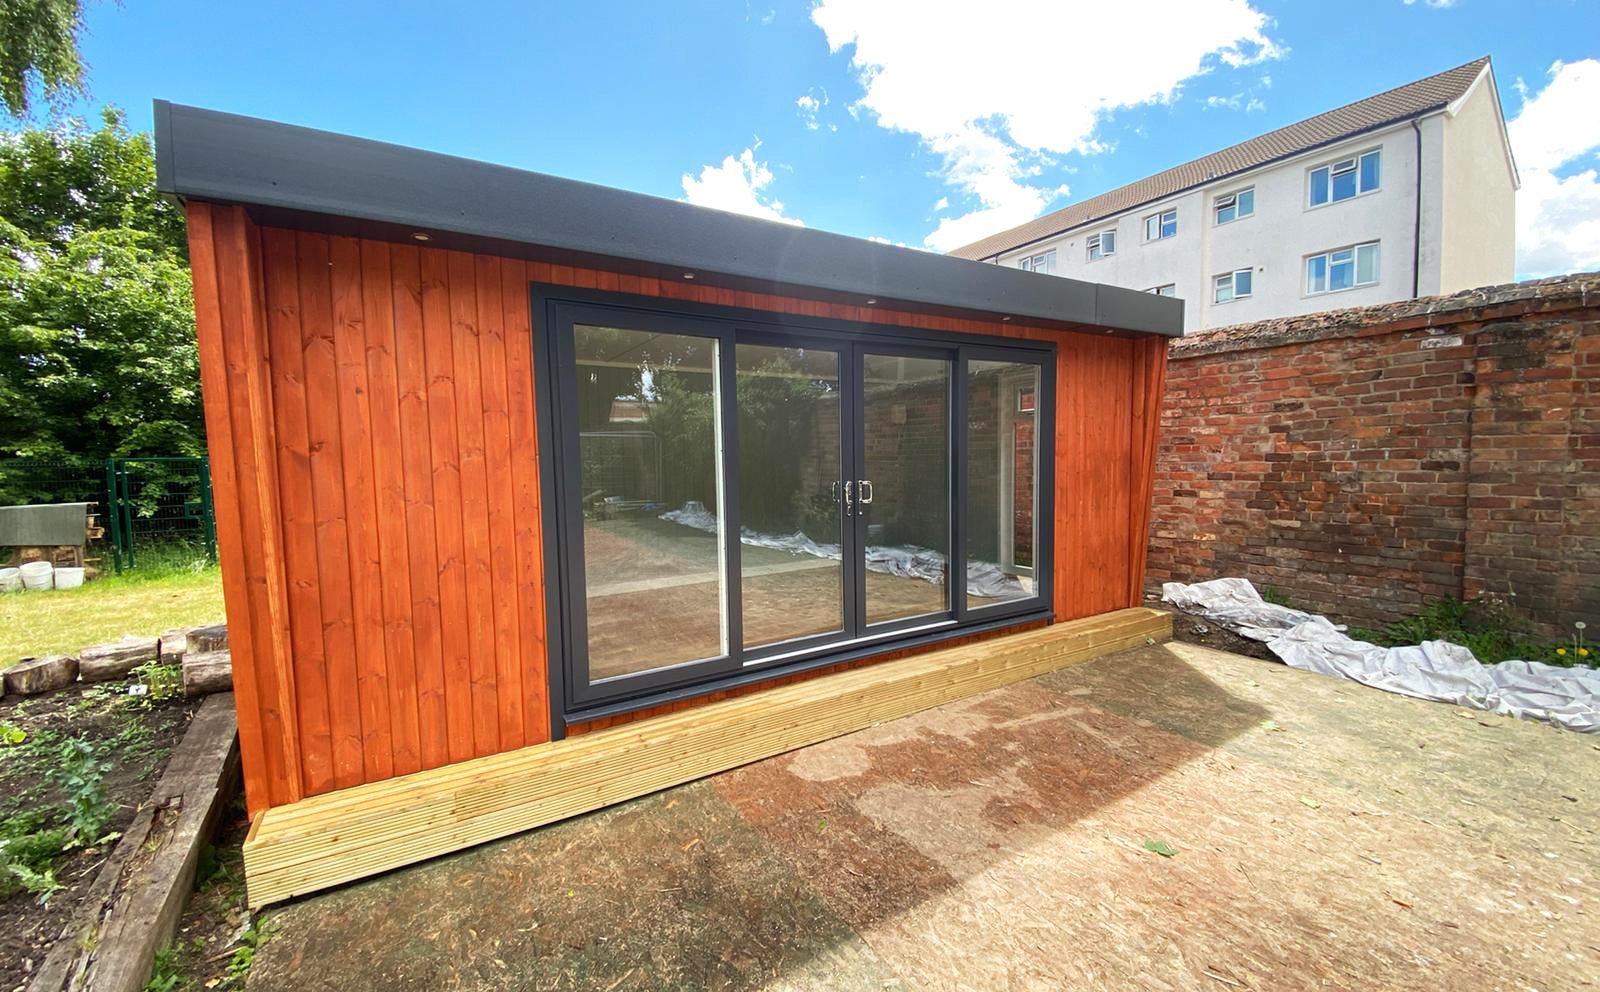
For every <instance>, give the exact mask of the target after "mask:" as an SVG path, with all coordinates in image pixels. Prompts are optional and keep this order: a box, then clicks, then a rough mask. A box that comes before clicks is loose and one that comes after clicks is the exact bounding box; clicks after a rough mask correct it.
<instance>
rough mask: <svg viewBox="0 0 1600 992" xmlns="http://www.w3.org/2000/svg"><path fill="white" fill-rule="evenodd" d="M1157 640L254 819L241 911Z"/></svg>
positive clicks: (516, 757) (666, 722)
mask: <svg viewBox="0 0 1600 992" xmlns="http://www.w3.org/2000/svg"><path fill="white" fill-rule="evenodd" d="M1171 632H1172V623H1171V618H1170V617H1169V616H1168V615H1167V614H1164V613H1161V612H1159V611H1156V610H1148V609H1127V610H1118V611H1115V612H1112V613H1104V614H1100V615H1098V616H1094V617H1088V618H1086V619H1083V620H1074V621H1070V622H1067V623H1061V624H1056V625H1054V626H1051V627H1046V628H1043V629H1039V630H1034V631H1029V632H1027V633H1023V634H1017V635H1013V636H1010V637H1004V638H999V639H995V640H989V641H982V642H979V643H975V644H967V645H962V646H959V647H953V648H946V649H943V650H938V651H932V652H929V653H927V654H920V655H915V656H913V657H909V658H901V659H898V660H895V661H889V662H884V663H882V664H878V665H868V666H865V667H862V668H856V669H852V670H849V671H845V672H840V673H838V674H834V675H829V676H824V677H821V678H816V679H812V680H809V681H805V682H798V683H794V684H791V685H784V686H781V687H778V688H774V689H772V690H770V691H766V692H761V693H756V694H753V695H749V696H744V697H740V698H737V699H729V700H725V701H723V702H718V703H712V704H709V705H706V706H702V707H698V708H695V709H691V710H686V711H683V712H679V713H672V714H669V715H666V716H661V717H656V718H653V719H649V720H643V721H639V722H636V723H631V724H627V725H625V726H621V727H616V728H614V729H611V730H604V731H600V732H597V733H593V734H585V735H582V736H579V737H573V738H569V739H567V740H563V741H557V742H554V743H548V744H538V745H534V746H531V747H525V748H522V749H520V750H516V751H510V752H507V753H504V754H495V755H490V756H487V757H483V758H474V759H472V760H469V761H463V762H460V763H458V764H453V765H447V766H444V767H441V768H434V769H430V770H428V771H422V772H416V773H413V774H409V775H403V776H400V777H398V778H393V779H389V780H387V781H383V782H374V783H370V784H367V785H359V786H356V787H354V788H349V789H344V790H341V791H338V792H333V793H329V794H326V795H322V796H315V797H312V798H309V799H303V800H301V801H299V802H296V803H291V804H289V805H286V806H278V807H274V808H273V809H270V810H267V811H266V812H265V813H262V814H260V815H258V816H257V817H256V819H255V822H254V824H253V826H252V828H251V831H250V836H249V838H248V839H247V840H246V841H245V844H244V865H245V880H246V884H247V887H248V890H249V901H250V905H251V906H252V907H261V906H264V905H267V904H270V903H274V902H279V901H282V900H284V899H289V898H291V897H293V896H297V895H303V894H305V893H308V892H314V891H316V890H318V889H322V888H326V887H328V886H331V885H337V884H339V883H341V882H348V881H352V880H354V879H358V878H362V877H364V876H367V875H372V874H375V873H377V872H381V871H386V870H388V869H391V868H398V867H400V866H402V865H408V864H413V863H415V862H418V861H422V860H425V859H427V858H431V857H435V856H438V855H441V854H446V853H449V852H450V851H456V850H460V849H462V848H465V847H470V846H472V845H474V844H479V843H482V842H484V841H488V840H493V839H495V838H498V837H504V836H507V835H509V834H513V833H517V832H520V831H523V830H528V829H530V828H533V827H538V826H543V825H544V824H547V823H551V822H554V821H556V820H561V819H565V818H566V817H569V816H575V815H577V814H580V813H585V812H589V811H590V810H595V809H599V808H601V807H604V806H608V805H610V804H612V803H616V802H621V801H623V800H626V799H632V798H634V797H636V796H641V795H645V794H647V793H650V792H655V791H657V790H659V789H664V788H667V787H669V786H673V785H678V784H681V783H683V782H688V781H691V780H693V779H697V778H700V777H702V776H705V775H710V774H712V773H715V772H719V771H723V770H725V769H728V768H733V767H736V766H738V765H742V764H745V763H747V762H750V761H755V760H758V759H760V758H765V757H769V756H771V755H774V754H779V753H782V752H784V751H788V750H792V749H794V748H799V747H804V746H806V745H808V744H815V743H817V742H818V741H823V740H828V739H829V738H832V737H837V736H840V735H842V734H847V733H850V732H851V731H854V730H859V729H861V728H863V727H867V726H870V725H871V724H874V723H878V722H881V721H884V720H890V719H894V718H896V717H901V716H905V715H907V714H910V713H915V712H917V711H919V710H923V709H927V708H929V707H932V706H937V705H940V704H942V703H946V702H950V701H952V700H955V699H961V698H963V697H966V696H970V695H973V694H975V693H979V692H983V691H985V690H988V689H993V688H996V687H998V686H1002V685H1007V684H1009V683H1012V682H1017V681H1020V680H1022V679H1026V678H1030V677H1032V676H1035V675H1040V674H1043V673H1045V672H1049V671H1053V670H1055V669H1058V668H1063V667H1066V666H1068V665H1072V664H1076V663H1079V662H1083V661H1088V660H1090V659H1092V658H1095V657H1098V656H1100V655H1103V654H1107V653H1110V652H1112V651H1119V650H1122V649H1125V648H1129V647H1135V646H1138V645H1142V644H1146V643H1148V642H1150V641H1152V640H1156V641H1159V640H1165V639H1166V638H1168V637H1169V636H1170V635H1171Z"/></svg>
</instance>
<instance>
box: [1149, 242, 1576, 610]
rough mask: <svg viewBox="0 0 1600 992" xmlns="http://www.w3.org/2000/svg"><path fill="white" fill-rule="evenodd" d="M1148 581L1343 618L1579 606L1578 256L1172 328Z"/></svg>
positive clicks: (1562, 608)
mask: <svg viewBox="0 0 1600 992" xmlns="http://www.w3.org/2000/svg"><path fill="white" fill-rule="evenodd" d="M1155 488H1156V495H1155V506H1154V512H1153V519H1152V538H1151V543H1150V562H1149V571H1148V575H1149V580H1150V582H1151V584H1152V585H1153V586H1159V584H1160V583H1161V582H1163V581H1166V580H1179V581H1198V580H1200V579H1208V578H1216V577H1219V576H1224V575H1241V576H1244V577H1246V578H1249V579H1251V580H1252V581H1254V582H1255V583H1256V584H1257V585H1258V586H1260V585H1272V586H1276V587H1277V588H1279V589H1281V590H1284V591H1285V592H1287V593H1288V594H1289V595H1290V596H1291V597H1292V598H1293V599H1294V601H1295V602H1296V603H1297V604H1303V605H1306V606H1310V607H1313V608H1316V609H1318V610H1323V611H1326V612H1328V613H1330V614H1333V615H1335V616H1336V617H1339V618H1342V619H1347V620H1351V621H1355V622H1361V623H1372V622H1378V621H1384V620H1390V619H1394V618H1396V617H1399V616H1403V615H1405V614H1408V613H1411V612H1413V611H1415V610H1416V608H1417V607H1419V606H1420V605H1422V604H1423V603H1424V602H1426V601H1428V600H1432V599H1437V598H1439V597H1442V596H1455V597H1464V596H1465V597H1470V596H1475V595H1479V594H1481V593H1484V592H1493V593H1498V594H1502V595H1507V596H1511V597H1513V598H1514V601H1515V602H1516V603H1517V604H1518V605H1519V606H1520V607H1521V608H1522V609H1524V610H1525V611H1527V612H1529V613H1530V614H1532V615H1533V616H1534V617H1536V618H1537V619H1539V620H1540V621H1542V622H1544V623H1547V624H1550V625H1553V626H1560V627H1563V628H1565V627H1567V625H1568V624H1570V623H1571V622H1572V621H1574V620H1578V619H1583V620H1586V621H1588V622H1589V623H1591V624H1597V623H1600V275H1593V274H1591V275H1582V276H1570V277H1565V278H1562V279H1552V280H1543V281H1540V282H1534V283H1523V284H1517V285H1510V286H1497V287H1489V288H1486V289H1480V290H1474V291H1471V292H1468V293H1460V294H1455V295H1453V296H1448V297H1434V298H1430V299H1423V300H1413V301H1406V302H1403V303H1396V304H1390V305H1387V306H1382V307H1369V308H1363V309H1357V310H1345V311H1335V312H1331V313H1324V314H1316V315H1312V316H1308V317H1299V318H1286V319H1282V320H1275V321H1265V322H1262V323H1259V324H1249V325H1241V326H1238V327H1232V328H1222V329H1219V330H1217V331H1214V332H1209V333H1206V334H1201V335H1197V336H1194V337H1191V338H1187V339H1184V340H1183V341H1180V342H1177V343H1175V344H1174V346H1173V349H1172V353H1171V363H1170V365H1169V371H1168V379H1167V395H1166V400H1165V403H1164V406H1163V411H1162V435H1161V444H1160V451H1159V455H1158V460H1157V469H1156V487H1155Z"/></svg>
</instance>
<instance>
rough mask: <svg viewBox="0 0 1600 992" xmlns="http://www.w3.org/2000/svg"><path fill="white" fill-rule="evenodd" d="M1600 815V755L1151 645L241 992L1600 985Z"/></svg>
mask: <svg viewBox="0 0 1600 992" xmlns="http://www.w3.org/2000/svg"><path fill="white" fill-rule="evenodd" d="M1597 801H1600V742H1597V741H1596V740H1595V739H1594V738H1591V737H1584V736H1581V735H1576V734H1571V733H1566V732H1562V731H1558V730H1554V729H1551V728H1549V727H1546V726H1543V725H1538V724H1532V723H1519V722H1516V721H1511V720H1507V719H1504V718H1498V717H1491V716H1486V715H1484V714H1481V713H1476V712H1471V711H1466V710H1460V709H1457V708H1454V707H1448V706H1441V705H1436V704H1431V703H1424V702H1420V701H1416V700H1410V699H1404V698H1402V697H1398V696H1393V695H1388V694H1385V693H1382V692H1378V691H1376V690H1371V689H1365V688H1362V687H1359V686H1355V685H1351V684H1348V683H1343V682H1338V681H1335V680H1332V679H1324V678H1321V677H1319V676H1315V675H1310V674H1306V673H1302V672H1296V671H1292V670H1289V669H1286V668H1283V667H1281V666H1278V665H1275V664H1272V663H1268V662H1262V661H1256V660H1252V659H1246V658H1240V657H1238V656H1234V655H1227V654H1223V653H1220V652H1215V651H1211V650H1208V649H1205V648H1199V647H1193V646H1189V645H1182V644H1172V645H1163V646H1156V647H1147V648H1139V649H1134V650H1131V651H1127V652H1123V653H1120V654H1116V655H1111V656H1107V657H1104V658H1101V659H1099V660H1097V661H1095V662H1092V663H1090V664H1087V665H1081V666H1077V667H1074V668H1070V669H1066V670H1063V671H1060V672H1056V673H1053V674H1050V675H1046V676H1042V677H1040V678H1037V679H1033V680H1030V681H1026V682H1021V683H1017V684H1014V685H1011V686H1007V687H1005V688H1001V689H997V690H994V691H991V692H988V693H985V694H983V695H981V696H977V697H973V698H970V699H966V700H962V701H959V702H955V703H951V704H947V705H945V706H941V707H939V708H937V709H933V710H928V711H924V712H922V713H919V714H916V715H913V716H910V717H906V718H903V719H900V720H896V721H893V722H890V723H885V724H880V725H878V726H875V727H872V728H869V729H866V730H862V731H860V732H857V733H854V734H850V735H848V736H844V737H840V738H836V739H834V740H831V741H827V742H825V743H821V744H817V745H814V746H812V747H808V748H805V749H802V750H799V751H795V752H791V753H789V754H785V755H780V756H778V757H775V758H771V759H768V760H765V761H761V762H758V763H756V764H753V765H748V766H745V767H743V768H740V769H736V770H734V771H730V772H727V773H724V774H721V775H718V776H715V777H713V778H711V779H707V780H703V781H701V782H697V783H695V784H693V785H689V786H685V787H681V788H677V789H673V790H670V791H668V792H665V793H660V794H657V795H655V796H651V797H648V798H645V799H641V800H637V801H635V802H632V803H628V804H625V805H622V806H619V807H613V808H612V809H610V810H606V811H602V812H600V813H596V814H591V815H588V816H585V817H580V818H577V819H574V820H569V821H567V822H565V823H561V824H558V825H555V826H552V827H548V828H546V829H543V830H539V831H535V832H532V833H528V834H524V835H521V836H519V837H516V838H512V839H509V840H505V841H501V842H497V843H494V844H491V845H486V846H483V847H480V848H477V849H475V850H473V851H470V852H465V853H463V854H460V855H456V856H452V857H450V858H445V859H440V860H437V861H434V862H431V863H429V864H426V865H423V866H420V867H417V868H412V869H407V870H403V871H399V872H394V873H391V874H389V875H387V876H384V877H382V878H378V879H374V880H370V881H367V882H363V883H358V884H355V885H351V886H347V887H345V888H343V889H339V890H336V891H334V892H330V893H326V894H323V895H320V896H315V897H312V898H309V899H305V900H302V901H300V902H297V903H294V904H291V905H289V906H287V907H284V908H282V909H280V910H276V911H273V912H270V913H269V914H268V915H267V918H266V926H267V928H268V930H269V931H270V932H271V933H272V934H273V936H272V937H271V939H270V940H269V941H268V942H267V943H266V944H265V945H264V947H263V948H262V949H261V951H260V952H258V954H257V957H256V964H255V969H254V971H253V973H252V975H251V980H250V986H249V987H250V989H251V990H253V992H275V990H289V989H295V990H302V989H304V990H317V989H329V990H333V989H338V990H355V989H368V988H385V989H433V988H462V989H490V988H496V989H498V988H507V989H512V988H514V989H552V990H556V989H559V990H566V989H574V990H576V989H610V990H644V989H651V990H654V989H700V988H707V989H727V990H755V989H762V990H788V989H794V990H800V989H816V990H822V989H905V990H912V989H918V990H920V989H929V990H931V989H941V990H942V989H952V990H955V989H983V990H989V989H1052V990H1054V989H1072V990H1077V989H1081V990H1091V989H1093V990H1099V989H1158V990H1165V989H1216V990H1229V989H1274V990H1276V989H1351V990H1354V989H1418V990H1422V989H1428V990H1433V989H1501V988H1503V989H1527V988H1537V989H1541V990H1558V989H1584V988H1593V987H1594V986H1593V985H1592V984H1586V983H1592V982H1594V981H1595V980H1596V976H1600V913H1597V911H1596V909H1595V905H1594V899H1595V886H1596V881H1597V868H1600V844H1597V841H1600V836H1597V831H1600V814H1597V811H1596V802H1597ZM1146 840H1164V841H1166V842H1167V843H1169V844H1170V845H1172V847H1174V848H1175V849H1176V850H1177V855H1176V856H1175V857H1172V858H1163V857H1160V856H1159V855H1157V854H1154V853H1151V852H1150V851H1147V850H1145V849H1144V846H1143V845H1144V842H1145V841H1146Z"/></svg>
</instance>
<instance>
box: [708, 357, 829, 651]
mask: <svg viewBox="0 0 1600 992" xmlns="http://www.w3.org/2000/svg"><path fill="white" fill-rule="evenodd" d="M734 364H735V368H736V370H737V371H736V376H737V380H736V383H735V387H734V396H735V398H736V403H737V405H738V423H739V452H738V454H739V531H740V548H739V572H740V581H739V586H740V600H741V603H742V606H743V629H744V644H745V647H748V648H754V647H760V646H763V645H771V644H776V643H778V642H781V641H791V640H795V639H797V638H803V637H815V636H819V635H826V634H843V633H844V630H845V607H844V604H845V567H844V553H843V549H844V546H845V540H844V512H843V503H842V501H841V491H842V490H841V480H842V479H843V478H844V471H843V468H842V465H843V457H844V449H843V445H842V443H841V441H842V438H843V436H844V434H843V430H844V423H843V415H844V413H843V408H842V407H843V399H844V392H843V389H842V383H841V373H842V371H843V362H842V360H841V355H840V353H839V352H838V351H832V350H828V349H819V348H809V347H781V346H774V345H765V344H743V343H741V344H738V345H736V346H735V347H734Z"/></svg>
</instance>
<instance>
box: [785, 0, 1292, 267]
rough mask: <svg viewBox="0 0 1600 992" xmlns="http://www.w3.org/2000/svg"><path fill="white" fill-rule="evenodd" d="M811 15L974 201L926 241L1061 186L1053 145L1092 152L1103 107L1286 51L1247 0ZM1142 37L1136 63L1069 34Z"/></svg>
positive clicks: (920, 0) (1021, 207) (946, 237)
mask: <svg viewBox="0 0 1600 992" xmlns="http://www.w3.org/2000/svg"><path fill="white" fill-rule="evenodd" d="M811 19H812V20H813V21H814V22H815V23H816V25H817V26H818V27H819V28H821V29H822V32H823V34H824V35H825V36H826V38H827V41H828V47H829V48H830V49H831V50H832V51H834V52H838V51H840V50H842V49H844V48H845V47H846V46H853V50H852V52H851V64H852V65H853V66H854V67H855V68H856V70H857V72H858V74H859V77H860V81H861V84H862V87H863V89H864V91H865V92H864V93H863V95H862V97H861V99H860V101H859V102H858V103H857V104H853V105H852V106H851V110H852V112H859V111H861V110H865V111H869V112H871V113H872V114H874V115H876V119H877V121H878V123H879V124H880V125H881V126H883V127H885V128H889V129H891V130H896V131H904V132H906V133H909V134H914V135H916V136H917V137H919V138H920V139H921V140H922V141H923V142H924V143H925V144H926V145H927V147H928V148H930V149H931V150H933V151H934V152H936V153H937V154H938V155H939V156H940V157H941V159H942V168H941V175H942V176H943V178H944V179H945V181H946V182H947V183H948V184H949V185H950V186H952V187H953V188H954V189H956V190H957V191H959V192H960V193H962V194H965V195H966V196H967V197H969V198H970V199H971V200H974V201H976V209H972V210H970V211H969V212H967V213H965V214H963V215H961V216H958V217H945V218H941V219H940V221H939V225H938V227H937V228H936V229H935V230H934V231H933V233H931V234H929V235H928V237H927V239H926V243H927V244H928V245H929V246H930V247H933V248H936V249H940V250H948V249H950V248H955V247H958V246H960V245H962V244H966V243H968V242H970V241H974V240H976V239H978V238H980V237H984V236H986V235H989V234H993V233H995V232H996V231H999V230H1003V229H1005V228H1007V227H1011V226H1013V225H1016V224H1020V223H1022V222H1024V221H1027V220H1030V219H1032V218H1033V217H1036V216H1038V215H1039V214H1040V213H1042V212H1043V211H1044V210H1045V209H1046V208H1047V207H1048V206H1049V205H1050V204H1051V203H1052V201H1054V200H1055V199H1056V197H1058V196H1060V195H1062V194H1064V193H1065V188H1064V187H1061V188H1055V189H1052V188H1048V187H1047V186H1043V185H1040V184H1039V183H1038V182H1037V180H1036V178H1035V177H1037V176H1038V174H1039V173H1040V171H1041V166H1042V165H1044V164H1047V163H1048V156H1049V155H1050V154H1051V153H1063V152H1069V151H1079V152H1084V153H1093V152H1098V151H1104V150H1106V148H1107V147H1108V146H1107V145H1106V144H1105V143H1103V142H1101V141H1100V140H1098V139H1097V137H1096V130H1097V128H1098V127H1099V125H1100V123H1101V121H1102V120H1103V119H1104V117H1105V116H1106V115H1107V114H1110V113H1112V112H1114V111H1116V110H1118V109H1121V108H1128V107H1136V106H1140V105H1142V104H1149V103H1158V102H1163V101H1170V100H1172V99H1174V98H1176V96H1177V93H1178V89H1179V86H1180V85H1181V84H1182V83H1183V82H1184V81H1185V80H1187V79H1190V78H1192V77H1194V76H1197V75H1200V74H1202V73H1204V72H1206V71H1208V70H1209V69H1210V68H1211V67H1212V66H1213V65H1215V63H1216V61H1217V60H1219V59H1220V60H1221V61H1222V62H1224V63H1226V64H1228V65H1232V66H1239V65H1247V64H1251V63H1254V62H1259V61H1262V60H1265V59H1270V58H1274V57H1277V55H1278V54H1279V49H1278V47H1277V46H1276V44H1275V43H1274V42H1273V41H1272V40H1271V39H1270V38H1268V37H1267V35H1266V33H1265V29H1266V25H1267V18H1266V16H1265V15H1263V14H1262V13H1260V12H1259V11H1257V10H1255V9H1254V8H1253V7H1251V6H1250V0H1189V2H1187V3H1183V4H1171V3H1166V2H1161V0H1121V2H1119V3H1114V4H1104V3H1062V2H1058V0H1012V2H1010V3H1006V4H992V3H978V2H975V0H821V2H820V3H818V4H817V6H816V7H815V8H813V9H812V12H811ZM1064 38H1066V39H1079V40H1080V41H1084V42H1087V40H1088V39H1103V38H1138V39H1139V43H1138V52H1139V54H1138V65H1139V71H1137V72H1130V71H1129V63H1128V54H1127V51H1126V49H1125V48H1123V47H1121V46H1117V45H1101V44H1089V43H1082V44H1076V45H1074V46H1072V54H1071V56H1070V57H1063V55H1062V48H1061V45H1062V39H1064Z"/></svg>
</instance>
